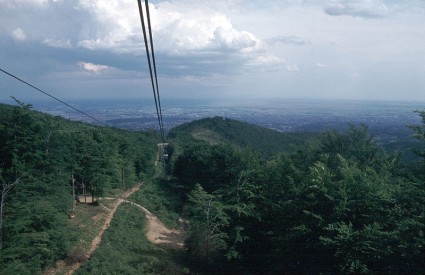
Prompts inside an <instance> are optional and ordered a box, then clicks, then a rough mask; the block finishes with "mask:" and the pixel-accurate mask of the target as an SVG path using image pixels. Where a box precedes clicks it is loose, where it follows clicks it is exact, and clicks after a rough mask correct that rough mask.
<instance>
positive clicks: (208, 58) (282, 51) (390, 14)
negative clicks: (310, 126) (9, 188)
mask: <svg viewBox="0 0 425 275" xmlns="http://www.w3.org/2000/svg"><path fill="white" fill-rule="evenodd" d="M149 6H150V13H151V22H152V28H153V42H154V47H155V55H156V65H157V71H158V77H159V78H158V82H159V91H160V96H161V98H233V99H238V98H243V99H249V98H252V99H258V98H299V99H343V100H349V99H354V100H385V101H388V100H390V101H415V102H422V101H425V1H423V0H405V1H395V0H363V1H361V0H357V1H343V0H332V1H314V0H311V1H302V0H267V1H264V0H261V1H260V0H202V1H200V0H168V1H161V0H156V1H154V0H151V1H150V2H149ZM0 68H1V69H3V70H6V71H8V72H10V73H12V74H15V75H16V76H18V77H20V78H22V79H24V80H25V81H27V82H29V83H31V84H32V85H35V86H36V87H38V88H40V89H42V90H44V91H47V92H49V93H51V94H52V95H54V96H56V97H58V98H60V99H90V98H94V99H97V98H99V99H100V98H149V97H153V96H152V89H151V86H150V78H149V72H148V65H147V59H146V55H145V48H144V42H143V35H142V28H141V24H140V17H139V13H138V6H137V1H136V0H131V1H130V0H0ZM36 94H37V92H36V91H34V90H32V89H30V88H28V87H27V86H25V85H22V84H20V83H19V82H18V81H16V80H15V79H13V78H11V77H9V76H7V75H5V74H3V73H1V72H0V102H4V101H5V100H6V98H9V97H10V96H16V97H17V98H19V99H22V100H23V101H25V99H31V98H36V97H40V98H43V97H44V96H43V95H36Z"/></svg>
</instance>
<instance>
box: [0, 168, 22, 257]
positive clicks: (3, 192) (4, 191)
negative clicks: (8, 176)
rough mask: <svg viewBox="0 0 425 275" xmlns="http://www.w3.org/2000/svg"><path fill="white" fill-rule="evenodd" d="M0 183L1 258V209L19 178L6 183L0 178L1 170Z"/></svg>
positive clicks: (0, 228)
mask: <svg viewBox="0 0 425 275" xmlns="http://www.w3.org/2000/svg"><path fill="white" fill-rule="evenodd" d="M0 181H1V186H2V189H1V194H0V195H1V198H0V256H1V252H2V248H3V209H4V205H5V203H6V198H7V195H8V193H9V192H10V190H12V188H13V187H14V186H15V185H17V184H18V183H19V178H17V179H16V180H15V181H14V182H12V183H6V182H5V181H4V180H3V178H2V176H1V170H0Z"/></svg>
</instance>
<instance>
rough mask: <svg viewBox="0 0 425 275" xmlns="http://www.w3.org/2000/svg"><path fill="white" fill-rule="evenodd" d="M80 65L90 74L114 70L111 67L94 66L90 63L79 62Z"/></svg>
mask: <svg viewBox="0 0 425 275" xmlns="http://www.w3.org/2000/svg"><path fill="white" fill-rule="evenodd" d="M78 65H79V66H80V67H81V68H83V69H84V70H86V71H87V72H90V73H101V72H104V71H106V70H109V69H112V68H111V67H109V66H106V65H98V64H93V63H89V62H79V63H78Z"/></svg>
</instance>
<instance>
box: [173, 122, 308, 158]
mask: <svg viewBox="0 0 425 275" xmlns="http://www.w3.org/2000/svg"><path fill="white" fill-rule="evenodd" d="M315 136H316V135H315V134H312V133H282V132H278V131H274V130H271V129H268V128H264V127H259V126H256V125H252V124H247V123H244V122H240V121H237V120H233V119H229V118H224V117H214V118H204V119H200V120H197V121H193V122H190V123H185V124H182V125H180V126H177V127H176V128H174V129H172V130H171V131H170V133H169V134H168V138H169V139H171V140H173V142H174V143H175V144H176V145H178V146H179V147H181V148H185V147H186V146H191V145H193V144H195V143H203V144H205V143H206V144H209V145H219V144H228V145H232V146H236V147H239V148H241V149H249V150H252V151H254V152H256V153H257V154H260V155H261V156H263V157H267V158H268V157H270V156H273V155H276V154H278V153H279V152H284V151H291V150H292V149H293V148H294V147H296V146H299V145H303V144H306V143H308V142H309V141H310V140H311V139H312V138H313V137H315ZM177 153H180V152H179V151H178V152H177Z"/></svg>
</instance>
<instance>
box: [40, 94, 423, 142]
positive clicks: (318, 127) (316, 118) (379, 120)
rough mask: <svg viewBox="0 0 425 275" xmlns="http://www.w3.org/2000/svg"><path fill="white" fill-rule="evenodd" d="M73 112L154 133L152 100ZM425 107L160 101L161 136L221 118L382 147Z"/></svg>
mask: <svg viewBox="0 0 425 275" xmlns="http://www.w3.org/2000/svg"><path fill="white" fill-rule="evenodd" d="M70 103H71V104H72V105H73V106H75V107H77V108H79V109H81V110H83V111H84V112H86V113H88V114H90V115H91V116H94V117H96V118H97V119H99V120H101V121H104V122H105V123H107V124H109V125H111V126H112V127H116V128H122V129H127V130H132V131H140V130H148V129H158V120H157V117H156V111H155V107H154V106H155V105H154V102H153V99H152V100H150V99H134V100H84V101H72V102H70ZM33 105H34V107H35V109H37V110H39V111H42V112H46V113H50V114H53V115H59V116H62V117H65V118H68V119H71V120H79V121H84V122H89V123H94V122H93V121H91V119H90V118H88V117H85V116H83V115H81V114H79V113H77V112H75V111H74V110H72V109H70V108H69V107H67V106H64V105H62V104H60V103H56V102H36V103H33ZM424 108H425V103H415V102H377V101H342V100H295V99H291V100H283V99H279V100H256V101H254V100H246V101H244V100H242V101H240V100H239V101H236V100H235V101H231V100H227V101H223V100H220V101H219V100H183V99H176V100H163V102H162V114H163V122H164V126H165V128H166V130H167V131H168V130H170V129H172V128H173V127H175V126H177V125H180V124H182V123H186V122H190V121H193V120H196V119H201V118H204V117H214V116H223V117H227V118H232V119H237V120H240V121H244V122H248V123H252V124H256V125H259V126H263V127H267V128H270V129H274V130H277V131H281V132H305V131H307V132H317V131H322V130H326V129H337V130H344V129H347V128H348V126H349V125H350V124H354V125H359V124H364V125H367V126H368V127H369V131H370V132H371V133H372V134H374V135H376V136H377V137H378V138H379V139H380V140H381V142H382V143H383V144H390V143H400V142H403V140H405V139H410V138H411V135H412V131H411V130H410V128H408V125H418V124H420V118H419V116H418V115H417V114H416V113H415V112H414V111H415V110H423V109H424Z"/></svg>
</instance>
